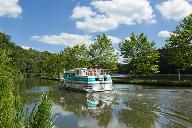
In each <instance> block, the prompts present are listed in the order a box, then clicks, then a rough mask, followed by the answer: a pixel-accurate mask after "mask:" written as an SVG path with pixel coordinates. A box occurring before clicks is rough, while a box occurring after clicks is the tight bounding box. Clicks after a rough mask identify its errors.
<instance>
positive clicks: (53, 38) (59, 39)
mask: <svg viewBox="0 0 192 128" xmlns="http://www.w3.org/2000/svg"><path fill="white" fill-rule="evenodd" d="M91 38H92V37H91V36H90V35H76V34H69V33H60V34H59V35H43V36H32V37H31V39H33V40H36V41H40V42H42V43H47V44H53V45H66V46H70V47H72V46H74V45H77V44H85V45H90V44H91V43H93V42H92V40H91Z"/></svg>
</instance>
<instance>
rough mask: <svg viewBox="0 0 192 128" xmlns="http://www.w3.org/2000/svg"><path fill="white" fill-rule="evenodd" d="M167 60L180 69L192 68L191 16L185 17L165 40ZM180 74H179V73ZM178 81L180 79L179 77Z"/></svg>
mask: <svg viewBox="0 0 192 128" xmlns="http://www.w3.org/2000/svg"><path fill="white" fill-rule="evenodd" d="M167 42H168V44H167V45H166V46H165V48H166V49H167V51H168V60H169V63H170V64H174V65H176V66H177V68H178V73H179V71H180V70H181V69H187V68H191V67H192V61H191V60H192V14H191V15H189V16H187V17H185V18H184V19H183V20H182V22H181V23H180V25H178V26H177V27H176V29H175V31H173V33H172V34H171V36H170V38H168V39H167ZM179 74H180V73H179ZM179 79H180V77H179Z"/></svg>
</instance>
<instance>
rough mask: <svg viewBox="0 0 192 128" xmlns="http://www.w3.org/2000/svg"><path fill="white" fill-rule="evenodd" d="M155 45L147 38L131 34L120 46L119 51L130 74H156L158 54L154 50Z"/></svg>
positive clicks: (142, 35)
mask: <svg viewBox="0 0 192 128" xmlns="http://www.w3.org/2000/svg"><path fill="white" fill-rule="evenodd" d="M154 45H155V43H154V42H149V41H148V40H147V36H146V35H144V34H143V33H141V34H140V35H135V34H134V33H132V34H131V36H130V40H129V39H126V40H125V41H124V42H122V43H121V44H120V51H121V54H122V55H123V57H124V59H125V63H127V64H128V67H129V71H130V73H132V74H135V75H137V74H143V75H148V74H153V73H157V72H158V65H157V61H158V59H159V52H158V51H157V50H156V49H155V48H154Z"/></svg>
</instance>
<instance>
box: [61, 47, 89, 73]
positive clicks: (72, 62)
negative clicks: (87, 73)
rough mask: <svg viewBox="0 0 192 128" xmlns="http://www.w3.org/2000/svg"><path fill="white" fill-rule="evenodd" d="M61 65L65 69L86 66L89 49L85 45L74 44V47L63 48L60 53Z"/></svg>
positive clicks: (87, 64)
mask: <svg viewBox="0 0 192 128" xmlns="http://www.w3.org/2000/svg"><path fill="white" fill-rule="evenodd" d="M60 55H61V59H62V63H63V64H62V65H64V68H65V69H66V70H69V69H73V68H80V67H88V66H89V65H90V64H89V50H88V49H87V48H86V46H85V45H75V46H74V47H72V48H70V47H68V48H65V49H64V50H63V51H62V52H61V53H60Z"/></svg>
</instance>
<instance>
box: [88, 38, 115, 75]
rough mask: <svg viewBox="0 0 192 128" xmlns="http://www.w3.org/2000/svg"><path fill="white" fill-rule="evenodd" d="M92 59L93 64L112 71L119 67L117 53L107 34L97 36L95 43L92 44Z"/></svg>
mask: <svg viewBox="0 0 192 128" xmlns="http://www.w3.org/2000/svg"><path fill="white" fill-rule="evenodd" d="M90 61H91V65H92V66H94V65H98V66H99V67H100V68H103V69H110V70H111V71H114V70H116V69H117V54H116V53H115V51H114V49H113V47H112V42H111V40H110V39H108V38H107V36H106V35H105V34H103V35H101V36H100V35H99V36H97V38H96V41H95V43H93V44H92V45H91V46H90Z"/></svg>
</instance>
